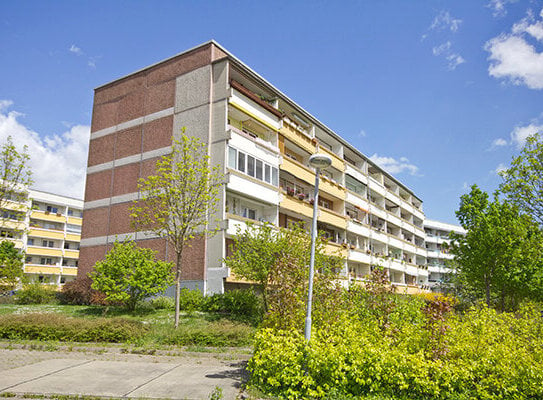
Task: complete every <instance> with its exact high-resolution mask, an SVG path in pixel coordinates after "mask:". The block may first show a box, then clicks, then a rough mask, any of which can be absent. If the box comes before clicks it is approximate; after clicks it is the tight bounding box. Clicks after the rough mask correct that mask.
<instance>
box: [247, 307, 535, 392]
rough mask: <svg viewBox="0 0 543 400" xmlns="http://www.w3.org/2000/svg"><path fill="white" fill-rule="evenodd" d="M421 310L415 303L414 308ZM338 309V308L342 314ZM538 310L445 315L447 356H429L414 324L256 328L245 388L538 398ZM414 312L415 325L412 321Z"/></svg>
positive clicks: (370, 321) (369, 321)
mask: <svg viewBox="0 0 543 400" xmlns="http://www.w3.org/2000/svg"><path fill="white" fill-rule="evenodd" d="M416 304H419V308H420V302H417V303H416ZM341 306H342V305H341V304H338V308H341ZM540 312H541V311H540V310H539V309H538V308H537V307H534V306H526V307H524V308H523V309H522V310H521V311H520V312H519V313H516V314H508V313H502V314H498V313H497V312H496V311H494V310H491V309H488V308H486V307H482V308H473V309H471V310H470V311H469V312H468V313H467V314H466V315H448V316H443V319H444V321H445V322H446V323H447V324H448V325H449V326H450V329H449V330H448V331H447V332H446V335H447V345H448V349H449V351H448V352H446V353H443V354H440V357H439V358H435V357H433V355H432V354H428V352H427V351H426V346H427V343H428V341H429V337H428V336H429V333H428V332H427V331H426V329H425V328H424V327H425V326H424V325H420V324H400V323H399V322H396V321H394V319H391V320H390V323H391V327H390V329H388V330H387V331H383V330H382V326H381V324H380V321H379V319H378V318H366V317H364V318H356V317H353V315H348V314H346V313H345V314H341V313H338V315H337V318H336V319H335V320H330V321H328V324H327V325H325V324H321V325H320V326H316V327H315V328H314V330H313V332H314V333H313V336H312V338H311V341H310V343H309V344H307V343H306V342H305V340H304V338H303V336H302V334H301V332H299V331H292V330H290V331H284V330H278V329H262V330H260V331H259V332H258V333H257V334H256V337H255V350H254V356H253V358H252V359H251V360H250V362H249V370H250V371H251V373H252V375H251V384H252V385H254V386H256V387H258V388H259V389H261V390H263V391H264V392H265V393H267V394H270V395H274V396H278V397H280V398H289V399H302V398H304V399H305V398H327V397H328V398H329V397H330V396H329V394H330V393H332V394H333V398H350V397H351V396H354V397H357V398H358V397H361V396H366V395H368V394H372V395H375V398H389V397H391V398H400V399H407V398H409V399H468V398H477V399H512V398H513V399H532V398H543V385H541V382H542V381H543V341H542V337H543V336H542V334H543V321H542V318H541V315H540ZM419 316H420V310H419V312H418V313H417V315H416V317H414V318H413V320H414V321H416V320H418V318H419Z"/></svg>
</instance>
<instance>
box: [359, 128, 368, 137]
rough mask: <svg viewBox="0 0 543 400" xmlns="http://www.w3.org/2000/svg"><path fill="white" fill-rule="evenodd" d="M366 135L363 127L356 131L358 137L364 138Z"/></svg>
mask: <svg viewBox="0 0 543 400" xmlns="http://www.w3.org/2000/svg"><path fill="white" fill-rule="evenodd" d="M366 136H367V133H366V131H365V130H364V129H360V132H358V137H361V138H364V137H366Z"/></svg>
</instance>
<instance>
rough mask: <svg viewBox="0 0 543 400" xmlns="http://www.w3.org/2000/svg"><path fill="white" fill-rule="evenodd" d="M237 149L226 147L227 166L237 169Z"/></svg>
mask: <svg viewBox="0 0 543 400" xmlns="http://www.w3.org/2000/svg"><path fill="white" fill-rule="evenodd" d="M236 161H237V150H236V149H234V148H233V147H228V167H230V168H233V169H237V165H236Z"/></svg>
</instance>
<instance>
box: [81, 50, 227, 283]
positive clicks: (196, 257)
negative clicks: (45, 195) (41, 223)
mask: <svg viewBox="0 0 543 400" xmlns="http://www.w3.org/2000/svg"><path fill="white" fill-rule="evenodd" d="M223 57H226V54H224V53H223V52H222V51H220V50H218V49H216V48H214V46H213V45H208V46H204V47H201V48H198V49H195V50H193V51H191V52H189V53H187V54H183V55H180V56H177V57H174V58H172V59H171V60H168V61H166V62H163V63H161V64H158V65H155V66H153V67H150V68H147V69H145V70H143V71H140V72H138V73H135V74H133V75H130V76H127V77H126V78H123V79H121V80H118V81H116V82H113V83H111V84H108V85H106V86H103V87H101V88H98V89H96V91H95V93H94V105H93V113H92V126H91V132H97V131H100V130H102V129H105V128H110V127H113V126H115V125H118V124H120V123H123V122H126V121H130V120H133V119H136V118H139V117H143V116H145V115H149V114H152V113H155V112H158V111H161V110H165V109H168V108H170V107H173V106H174V102H175V81H176V78H177V77H178V76H179V75H182V74H184V73H186V72H189V71H192V70H194V69H197V68H200V67H202V66H204V65H207V64H209V63H211V62H212V61H213V60H217V59H220V58H223ZM172 128H173V116H167V117H164V118H160V119H157V120H154V121H151V122H148V123H145V124H142V125H138V126H135V127H131V128H128V129H126V130H123V131H118V132H115V133H111V134H109V135H106V136H103V137H100V138H96V139H92V133H91V141H90V144H89V157H88V166H89V167H92V166H95V165H99V164H103V163H107V162H111V161H113V160H116V159H120V158H124V157H128V156H132V155H137V154H140V153H142V152H147V151H151V150H155V149H159V148H162V147H166V146H169V145H170V144H171V137H172V133H173V132H172ZM155 163H156V158H155V159H150V160H144V161H142V162H136V163H132V164H128V165H123V166H118V167H116V168H115V169H113V170H106V171H100V172H95V173H91V174H88V175H87V183H86V188H85V201H86V202H89V201H95V200H101V199H108V198H110V197H111V196H119V195H123V194H128V193H134V192H136V191H137V181H138V179H139V178H140V177H147V176H148V175H150V174H152V173H153V172H154V165H155ZM130 205H131V202H128V203H121V204H114V205H112V206H105V207H101V208H96V209H89V210H85V211H84V215H83V227H82V235H81V236H82V239H89V238H93V237H100V236H108V235H109V236H110V237H111V236H114V235H116V234H122V233H127V232H132V231H133V229H132V227H131V226H130V218H129V210H128V208H129V207H130ZM139 244H140V245H142V246H146V247H151V248H153V249H155V250H157V251H158V252H159V256H160V257H161V258H163V257H165V256H166V254H167V255H168V258H169V259H171V257H172V253H173V252H172V251H167V246H166V243H165V241H164V240H160V239H147V240H143V241H140V243H139ZM105 252H106V246H89V247H85V246H82V248H81V252H80V259H79V272H78V276H82V275H86V273H88V272H89V271H90V270H91V268H92V266H93V265H94V264H95V262H96V261H98V260H100V259H102V258H103V256H104V254H105ZM183 264H184V269H183V279H204V277H205V271H204V270H205V268H204V265H205V239H203V238H199V239H194V240H193V245H192V247H187V249H186V251H185V253H184V255H183Z"/></svg>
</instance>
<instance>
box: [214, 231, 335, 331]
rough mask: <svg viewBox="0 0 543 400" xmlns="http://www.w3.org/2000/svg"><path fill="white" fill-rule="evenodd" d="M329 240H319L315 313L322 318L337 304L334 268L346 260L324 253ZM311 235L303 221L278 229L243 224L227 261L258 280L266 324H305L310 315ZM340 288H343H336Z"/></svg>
mask: <svg viewBox="0 0 543 400" xmlns="http://www.w3.org/2000/svg"><path fill="white" fill-rule="evenodd" d="M325 245H326V240H325V239H324V238H323V237H322V236H320V237H319V238H317V240H316V242H315V270H316V271H318V273H317V274H316V275H315V281H314V298H315V299H316V300H315V302H314V305H315V309H314V311H315V312H314V318H315V320H316V321H318V320H319V319H322V318H323V315H324V314H326V312H327V311H329V310H330V309H331V308H333V307H335V305H336V303H335V301H333V300H332V298H333V296H332V295H331V294H332V293H333V292H334V290H335V289H336V285H335V283H337V281H336V278H337V274H336V273H335V271H336V270H337V269H339V268H341V266H342V265H343V260H342V258H341V257H339V255H338V256H329V255H326V254H325V253H324V247H325ZM310 247H311V237H310V235H309V234H308V233H307V232H306V231H305V230H304V229H303V228H302V226H300V225H294V226H293V227H292V228H291V229H278V228H274V227H273V226H271V225H269V224H264V225H256V224H248V225H247V228H246V229H245V230H244V231H241V230H240V229H238V233H237V235H236V238H235V239H234V244H233V246H232V254H231V255H230V256H229V257H227V258H226V259H225V260H224V261H225V264H226V266H227V267H229V268H231V269H232V272H233V274H234V275H236V276H238V277H241V278H244V279H246V280H248V281H249V282H253V283H254V284H255V285H257V286H258V288H259V289H260V291H261V293H262V296H263V299H264V306H265V310H266V311H267V312H268V316H267V324H271V325H273V326H276V327H282V328H284V329H290V328H301V327H302V326H303V319H304V316H305V307H304V305H305V302H306V298H307V279H308V276H309V275H308V269H307V266H308V265H309V258H310V252H309V250H310ZM337 293H339V292H337Z"/></svg>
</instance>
